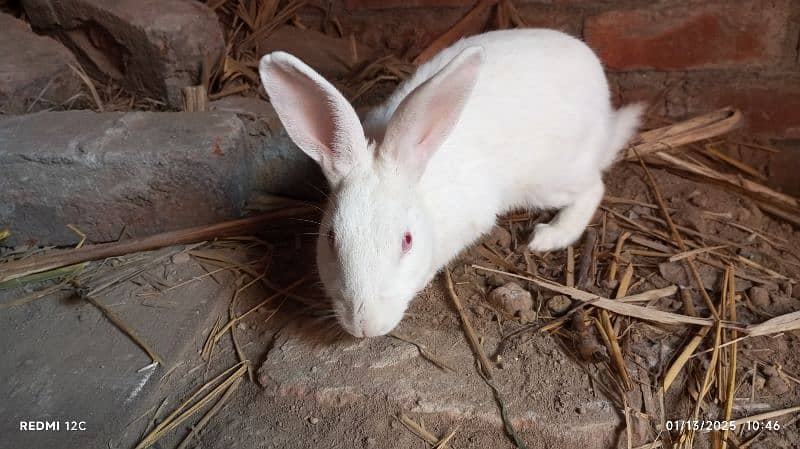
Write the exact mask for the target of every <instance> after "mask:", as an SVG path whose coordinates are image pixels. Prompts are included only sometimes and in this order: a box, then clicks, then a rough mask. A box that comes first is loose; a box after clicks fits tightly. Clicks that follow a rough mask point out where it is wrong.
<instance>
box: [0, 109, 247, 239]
mask: <svg viewBox="0 0 800 449" xmlns="http://www.w3.org/2000/svg"><path fill="white" fill-rule="evenodd" d="M250 148H251V147H250V145H249V142H248V139H247V134H246V131H245V127H244V124H243V123H242V121H241V120H240V119H239V118H238V117H236V116H235V115H234V114H227V113H216V112H215V113H171V112H164V113H145V112H134V113H103V114H98V113H93V112H87V111H71V112H46V113H38V114H31V115H25V116H12V117H7V118H4V119H0V227H3V226H8V227H9V228H11V231H12V236H11V237H10V238H9V239H8V240H7V241H4V242H3V244H4V245H9V246H14V245H19V244H24V243H32V244H54V245H64V244H74V243H75V242H76V241H77V237H76V236H75V235H74V234H73V233H72V232H71V231H70V230H69V229H68V228H67V227H66V225H67V224H73V225H75V226H77V227H78V228H79V229H81V230H82V231H83V232H85V233H86V234H88V236H89V239H90V240H92V241H95V242H99V241H109V240H115V239H117V238H118V237H119V236H120V233H121V232H122V231H123V229H126V230H127V232H128V233H130V234H131V235H134V236H142V235H148V234H152V233H156V232H162V231H166V230H172V229H178V228H183V227H188V226H196V225H201V224H208V223H213V222H217V221H220V220H225V219H230V218H235V217H238V216H239V215H240V214H241V212H242V207H243V205H244V202H245V197H246V192H247V191H248V189H249V186H248V183H249V179H250V165H251V163H250V162H249V159H252V156H251V154H250V152H251V149H250Z"/></svg>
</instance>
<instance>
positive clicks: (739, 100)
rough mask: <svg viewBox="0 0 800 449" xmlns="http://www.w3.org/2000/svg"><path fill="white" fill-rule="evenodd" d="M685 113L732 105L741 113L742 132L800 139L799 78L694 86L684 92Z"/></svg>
mask: <svg viewBox="0 0 800 449" xmlns="http://www.w3.org/2000/svg"><path fill="white" fill-rule="evenodd" d="M684 95H685V101H686V105H687V112H689V113H691V114H694V113H700V112H705V111H709V110H712V109H715V108H718V107H723V106H733V107H736V108H739V109H741V111H742V113H743V114H744V120H745V123H744V127H745V132H746V133H750V134H754V135H761V136H769V137H779V138H800V79H798V78H794V79H791V78H786V79H784V80H772V81H760V80H734V81H731V82H727V83H717V82H713V81H706V82H703V83H694V84H693V85H692V86H690V87H689V88H688V89H687V91H686V92H685V93H684Z"/></svg>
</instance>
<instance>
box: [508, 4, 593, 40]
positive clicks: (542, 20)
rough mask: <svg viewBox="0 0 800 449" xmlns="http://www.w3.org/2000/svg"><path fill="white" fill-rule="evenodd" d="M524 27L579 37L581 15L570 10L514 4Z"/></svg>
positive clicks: (549, 6)
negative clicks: (548, 29)
mask: <svg viewBox="0 0 800 449" xmlns="http://www.w3.org/2000/svg"><path fill="white" fill-rule="evenodd" d="M515 5H516V7H517V11H519V14H520V16H521V17H522V20H524V21H525V25H526V26H528V27H531V28H552V29H554V30H560V31H564V32H565V33H569V34H571V35H573V36H580V33H581V24H582V18H581V15H580V14H579V13H578V12H576V11H574V10H571V9H567V8H563V7H561V8H560V7H553V6H552V5H541V4H516V3H515Z"/></svg>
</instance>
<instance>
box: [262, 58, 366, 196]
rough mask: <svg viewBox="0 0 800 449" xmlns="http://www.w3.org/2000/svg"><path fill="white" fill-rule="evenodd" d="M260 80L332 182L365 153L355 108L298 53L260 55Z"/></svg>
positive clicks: (285, 123) (295, 135)
mask: <svg viewBox="0 0 800 449" xmlns="http://www.w3.org/2000/svg"><path fill="white" fill-rule="evenodd" d="M259 73H260V75H261V82H262V83H263V84H264V89H266V91H267V94H268V95H269V99H270V102H271V103H272V106H273V107H275V111H276V112H277V113H278V117H279V118H280V119H281V123H283V126H284V128H286V132H287V133H288V134H289V137H291V138H292V140H293V141H294V143H295V144H297V146H298V147H300V149H301V150H303V151H304V152H305V153H306V154H307V155H309V156H310V157H311V158H312V159H314V160H315V161H317V163H318V164H319V165H320V167H322V172H323V173H324V174H325V177H326V178H328V182H330V183H331V185H335V184H337V183H338V182H339V181H340V180H341V179H342V178H343V177H344V176H345V175H347V173H349V172H350V169H352V167H353V165H354V164H355V163H356V158H357V157H361V156H362V155H363V154H365V153H366V138H365V137H364V130H363V128H362V127H361V122H360V121H359V119H358V116H357V115H356V112H355V110H353V107H352V106H351V105H350V103H348V102H347V100H346V99H345V98H344V96H342V94H341V93H340V92H339V91H338V90H336V88H335V87H333V86H332V85H331V84H330V83H329V82H328V81H326V80H325V78H323V77H322V76H321V75H320V74H318V73H317V72H315V71H314V70H313V69H312V68H311V67H309V66H307V65H306V64H304V63H303V62H301V61H300V60H299V59H297V58H296V57H294V56H292V55H290V54H288V53H284V52H274V53H270V54H268V55H266V56H264V57H263V58H261V63H260V64H259Z"/></svg>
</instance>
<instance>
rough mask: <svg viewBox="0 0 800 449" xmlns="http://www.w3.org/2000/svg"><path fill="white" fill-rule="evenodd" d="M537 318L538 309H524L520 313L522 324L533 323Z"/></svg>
mask: <svg viewBox="0 0 800 449" xmlns="http://www.w3.org/2000/svg"><path fill="white" fill-rule="evenodd" d="M536 318H537V316H536V311H535V310H533V309H528V310H523V311H521V312H520V313H519V320H520V321H521V322H522V324H528V323H533V322H534V321H536Z"/></svg>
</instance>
